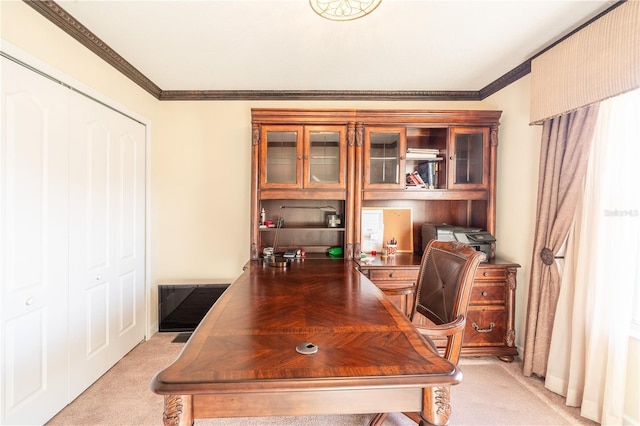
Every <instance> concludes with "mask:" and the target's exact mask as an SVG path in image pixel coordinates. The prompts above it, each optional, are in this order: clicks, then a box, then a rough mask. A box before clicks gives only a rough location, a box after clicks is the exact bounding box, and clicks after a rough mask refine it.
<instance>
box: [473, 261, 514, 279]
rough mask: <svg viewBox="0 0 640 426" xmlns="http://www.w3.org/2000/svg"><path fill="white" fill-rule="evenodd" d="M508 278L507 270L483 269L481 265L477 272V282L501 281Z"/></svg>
mask: <svg viewBox="0 0 640 426" xmlns="http://www.w3.org/2000/svg"><path fill="white" fill-rule="evenodd" d="M506 278H507V269H506V268H492V267H483V266H482V265H480V266H479V267H478V270H477V271H476V276H475V278H474V282H475V281H487V280H491V281H500V280H505V279H506Z"/></svg>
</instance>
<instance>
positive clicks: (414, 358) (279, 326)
mask: <svg viewBox="0 0 640 426" xmlns="http://www.w3.org/2000/svg"><path fill="white" fill-rule="evenodd" d="M304 342H311V343H314V344H316V345H317V346H318V348H319V350H318V352H317V353H315V354H313V355H302V354H299V353H298V352H296V346H297V345H298V344H300V343H304ZM461 378H462V373H461V372H460V371H459V370H458V369H457V368H456V367H455V366H454V365H453V364H451V363H449V362H448V361H446V360H444V359H442V358H441V357H439V356H438V355H437V354H436V353H435V352H433V350H432V349H431V347H430V346H429V345H427V344H426V343H425V342H424V340H423V339H422V337H420V335H419V334H418V333H417V331H415V330H414V328H413V326H412V325H411V323H410V322H409V321H408V320H407V318H406V317H405V316H403V315H402V314H401V313H400V311H398V310H397V309H396V308H395V307H393V305H392V303H391V302H390V301H389V300H388V299H387V298H386V297H385V296H384V295H383V294H382V292H381V291H380V290H379V289H378V288H377V287H376V286H375V285H374V284H373V283H372V282H371V281H369V279H367V278H366V277H365V276H363V275H362V274H361V273H360V272H358V271H356V269H355V265H354V264H353V263H352V262H349V261H342V260H331V259H326V260H312V259H307V260H302V261H294V262H293V263H292V264H291V265H290V266H289V267H287V268H274V267H270V266H267V265H264V264H262V263H261V262H260V261H255V262H251V264H250V266H249V268H248V270H247V271H246V272H245V273H244V274H243V275H242V276H240V277H239V278H238V279H237V280H236V281H235V282H234V283H232V284H231V286H229V288H228V289H227V290H226V292H225V293H224V294H223V296H222V297H221V298H220V299H219V300H218V301H217V302H216V304H215V306H214V307H213V308H212V309H211V310H210V311H209V313H208V314H207V316H206V317H205V318H204V319H203V321H202V323H201V324H200V326H199V327H198V328H197V330H196V331H195V333H194V334H193V335H192V336H191V339H190V340H189V342H188V343H187V344H186V346H185V348H184V349H183V351H182V353H181V354H180V356H179V357H178V358H177V359H176V361H175V362H174V363H173V364H172V365H170V366H169V367H168V368H166V369H165V370H163V371H161V372H159V373H158V374H157V375H156V376H155V377H154V378H153V381H152V383H151V389H152V390H153V391H154V392H156V393H158V394H163V395H165V406H164V422H165V424H167V425H169V424H172V425H176V424H177V425H190V424H192V423H193V420H194V419H196V418H207V417H245V416H278V415H293V416H296V415H312V414H349V413H351V414H358V413H377V412H400V411H403V412H407V411H408V412H420V413H421V415H422V418H423V419H424V421H423V422H422V423H424V424H427V423H426V422H428V423H432V424H446V423H447V422H448V418H449V414H450V406H449V390H448V386H449V385H453V384H457V383H459V382H460V380H461Z"/></svg>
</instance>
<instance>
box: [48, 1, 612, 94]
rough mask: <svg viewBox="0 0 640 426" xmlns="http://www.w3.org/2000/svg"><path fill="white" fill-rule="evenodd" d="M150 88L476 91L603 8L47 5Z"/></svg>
mask: <svg viewBox="0 0 640 426" xmlns="http://www.w3.org/2000/svg"><path fill="white" fill-rule="evenodd" d="M57 3H58V4H59V5H60V6H61V7H63V8H64V9H65V10H66V11H67V12H69V13H70V14H71V15H72V16H74V17H75V18H76V19H77V20H78V21H79V22H80V23H81V24H82V25H84V26H85V27H87V28H88V29H89V30H90V31H92V32H93V33H94V34H95V35H96V36H98V37H99V38H100V39H102V41H104V42H105V43H106V44H108V45H109V46H110V47H111V48H112V49H113V50H115V51H116V52H117V53H118V54H120V55H121V56H122V57H123V58H124V59H125V60H127V61H128V62H130V63H131V64H132V65H133V66H134V67H136V68H137V69H138V70H139V71H141V72H142V73H143V74H144V75H145V76H146V77H148V78H149V79H150V80H151V81H152V82H153V83H155V84H156V85H158V86H159V87H160V88H161V89H162V90H386V91H395V90H402V91H406V90H428V91H457V90H472V91H476V90H480V89H482V88H483V87H485V86H486V85H487V84H489V83H491V82H493V81H494V80H496V79H498V78H499V77H501V76H502V75H504V74H505V73H507V72H509V71H511V70H512V69H514V68H516V67H517V66H518V65H520V64H522V63H523V62H525V61H527V60H528V59H530V58H531V57H532V56H534V55H535V54H536V53H538V52H539V51H541V50H542V49H543V48H545V47H547V46H548V45H550V44H551V43H552V42H553V41H556V40H558V39H559V38H561V37H562V36H564V35H566V34H567V33H569V32H570V31H571V30H573V29H575V28H576V27H577V26H579V25H581V24H583V23H584V22H586V21H588V20H589V19H591V18H592V17H594V16H595V15H597V14H598V13H600V12H602V11H603V10H605V9H607V8H608V7H610V6H611V5H612V4H613V3H614V2H613V1H600V0H598V1H596V0H551V1H549V0H500V1H487V0H466V1H465V0H441V1H436V0H425V1H416V0H413V1H410V0H383V1H382V4H381V5H380V6H379V7H378V8H377V9H376V10H374V11H373V13H371V14H370V15H369V16H365V17H363V18H361V19H357V20H354V21H347V22H332V21H328V20H326V19H323V18H321V17H319V16H318V15H316V14H315V12H314V11H313V10H312V9H311V7H310V6H309V4H308V2H307V1H306V0H254V1H251V0H193V1H188V0H162V1H159V0H155V1H153V0H128V1H122V0H119V1H115V0H111V1H99V0H74V1H67V0H59V1H58V2H57Z"/></svg>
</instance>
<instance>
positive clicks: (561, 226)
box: [523, 104, 598, 377]
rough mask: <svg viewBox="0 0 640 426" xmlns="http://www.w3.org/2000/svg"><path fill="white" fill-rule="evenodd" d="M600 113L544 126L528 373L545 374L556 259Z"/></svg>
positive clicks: (579, 113)
mask: <svg viewBox="0 0 640 426" xmlns="http://www.w3.org/2000/svg"><path fill="white" fill-rule="evenodd" d="M597 115H598V105H597V104H596V105H592V106H588V107H585V108H582V109H579V110H576V111H574V112H570V113H567V114H564V115H561V116H559V117H556V118H552V119H549V120H547V121H545V122H544V124H543V130H542V146H541V153H540V170H539V178H538V205H537V213H536V217H537V220H536V231H535V236H534V238H535V239H534V247H533V259H532V263H531V276H530V280H529V302H528V309H527V325H526V330H525V348H524V359H523V360H524V368H523V373H524V374H525V375H527V376H530V375H531V374H536V375H539V376H542V377H544V376H545V374H546V369H547V359H548V356H549V344H550V341H551V331H552V328H553V319H554V315H555V310H556V304H557V302H558V294H559V292H560V276H559V273H558V267H557V265H556V262H555V257H556V255H557V253H558V250H559V249H560V248H561V246H562V244H563V243H564V241H565V239H566V237H567V234H568V232H569V229H570V226H571V224H572V223H573V220H574V216H575V211H576V204H577V202H578V199H579V197H580V192H581V187H582V184H583V181H584V175H585V171H586V168H587V160H588V156H589V149H590V146H591V140H592V138H593V131H594V128H595V123H596V118H597Z"/></svg>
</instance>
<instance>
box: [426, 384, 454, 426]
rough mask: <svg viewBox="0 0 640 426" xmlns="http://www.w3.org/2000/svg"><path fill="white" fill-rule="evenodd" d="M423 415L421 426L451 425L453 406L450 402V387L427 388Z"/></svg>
mask: <svg viewBox="0 0 640 426" xmlns="http://www.w3.org/2000/svg"><path fill="white" fill-rule="evenodd" d="M422 395H423V402H422V410H423V411H422V413H420V417H421V421H420V426H426V425H436V426H444V425H447V424H449V416H450V415H451V404H450V401H449V387H448V386H438V387H433V388H425V389H424V391H423V394H422Z"/></svg>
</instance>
